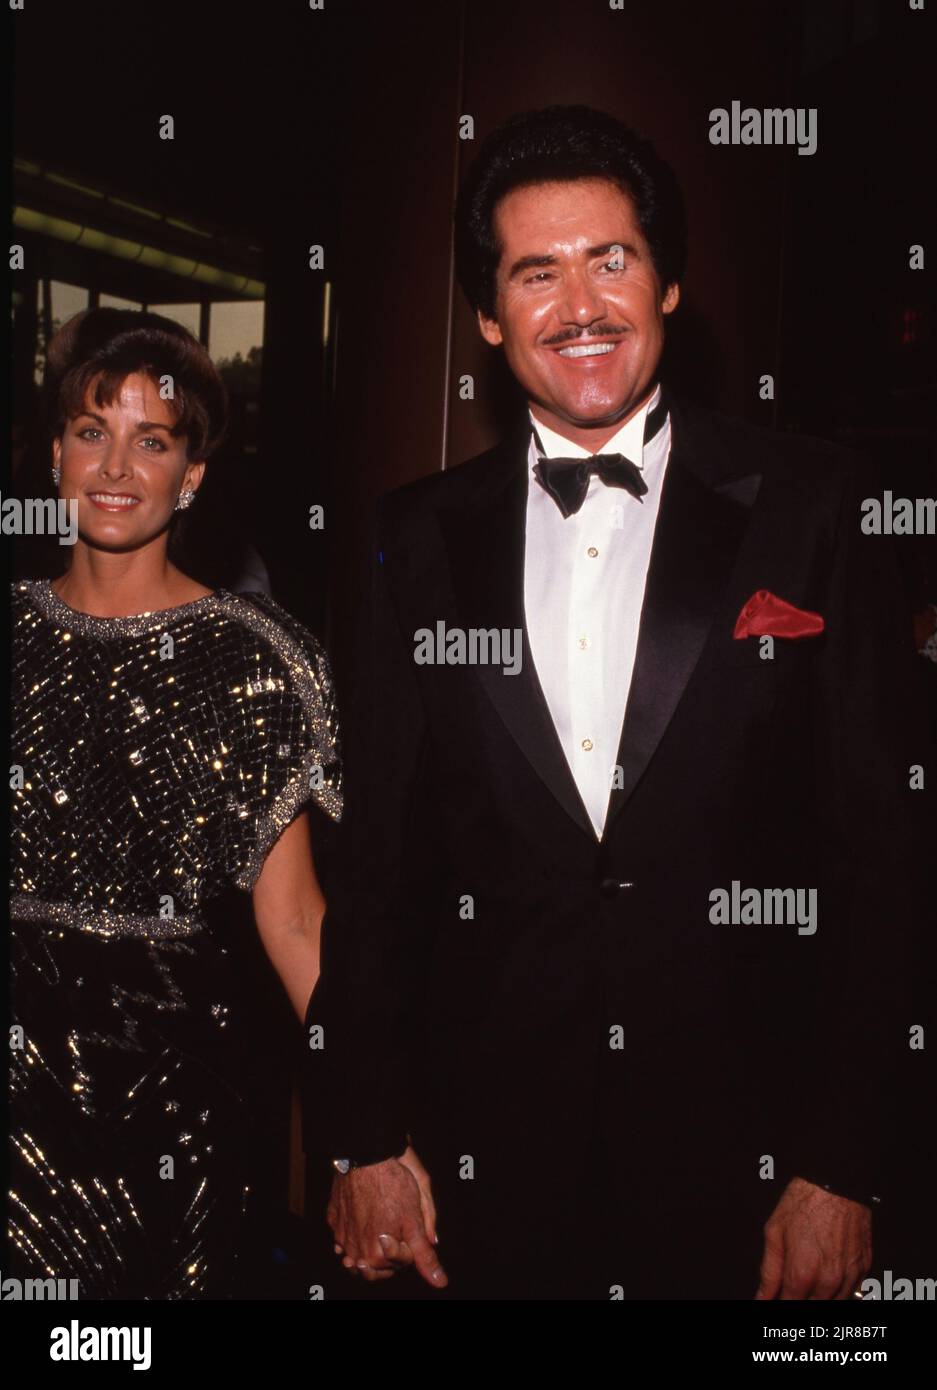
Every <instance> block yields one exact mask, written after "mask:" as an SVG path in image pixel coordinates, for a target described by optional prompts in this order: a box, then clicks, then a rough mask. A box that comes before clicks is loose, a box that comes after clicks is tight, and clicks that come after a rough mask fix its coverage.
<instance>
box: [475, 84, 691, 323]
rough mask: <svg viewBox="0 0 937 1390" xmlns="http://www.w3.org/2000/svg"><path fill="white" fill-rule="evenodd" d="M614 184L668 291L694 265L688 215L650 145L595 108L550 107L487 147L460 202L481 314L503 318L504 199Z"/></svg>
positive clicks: (523, 118) (504, 130)
mask: <svg viewBox="0 0 937 1390" xmlns="http://www.w3.org/2000/svg"><path fill="white" fill-rule="evenodd" d="M574 179H609V180H611V182H613V183H615V184H617V185H618V186H619V188H621V189H622V191H623V192H624V193H627V194H628V195H629V197H630V198H631V199H632V200H633V202H634V205H635V209H636V211H637V215H638V221H639V224H640V226H641V230H642V232H643V233H644V237H645V239H646V241H647V243H648V246H649V247H650V251H651V256H652V257H653V260H654V268H655V270H656V271H657V275H658V278H659V280H660V283H661V289H666V288H667V286H668V285H671V284H675V283H679V281H680V280H681V278H682V276H683V272H684V267H685V265H686V213H685V211H684V205H683V196H682V194H681V192H680V187H679V185H678V183H677V180H676V177H675V175H674V172H673V170H672V169H671V167H670V165H669V164H667V163H666V162H665V161H664V160H663V159H661V158H660V156H659V155H658V154H657V152H656V151H655V149H654V147H653V145H652V144H651V142H650V141H649V140H646V139H645V138H644V137H643V136H642V135H640V134H638V132H637V131H634V130H631V129H629V127H628V126H626V125H624V124H623V123H622V122H621V121H619V120H616V119H615V117H614V116H609V115H606V114H605V112H603V111H593V110H591V109H590V108H589V107H588V106H548V107H546V108H545V109H544V110H542V111H525V112H523V113H522V114H520V115H517V116H512V117H511V119H510V120H508V121H506V122H505V123H504V125H502V126H499V127H498V129H497V130H495V131H493V132H492V133H491V134H490V135H489V136H488V137H487V139H486V140H485V142H484V144H483V145H482V147H481V149H480V150H479V152H478V155H477V157H476V159H475V162H474V163H473V165H472V167H471V169H470V170H469V174H468V178H467V179H466V181H465V183H464V184H463V185H462V188H461V190H460V192H459V197H458V201H457V203H456V273H457V275H458V278H459V284H460V285H461V286H462V289H463V290H464V291H465V294H466V297H467V298H468V301H469V303H470V304H471V306H472V308H473V309H481V311H482V313H483V314H484V315H485V317H486V318H494V317H495V277H496V272H497V269H498V262H499V261H500V259H501V247H500V246H499V245H498V242H497V238H496V236H495V231H494V214H495V209H496V207H497V205H498V203H499V202H500V200H501V199H502V198H503V197H504V196H505V195H506V194H508V193H510V192H511V191H512V190H513V189H515V188H522V187H525V186H528V185H530V184H537V183H568V182H571V181H572V180H574Z"/></svg>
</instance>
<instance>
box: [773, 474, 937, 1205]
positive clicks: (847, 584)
mask: <svg viewBox="0 0 937 1390" xmlns="http://www.w3.org/2000/svg"><path fill="white" fill-rule="evenodd" d="M881 487H882V483H881V479H880V478H879V477H878V475H877V471H876V470H873V469H872V468H871V467H870V466H868V465H867V464H866V463H865V462H864V461H862V460H859V459H855V458H853V459H851V466H850V467H849V468H848V471H847V472H846V473H845V477H844V486H843V487H842V490H841V504H840V508H839V516H838V519H837V523H836V526H835V531H834V534H833V538H832V555H831V564H830V569H829V577H828V581H827V585H826V608H825V611H824V618H825V624H826V632H825V639H824V642H823V644H822V646H821V649H820V651H819V653H818V656H817V659H816V663H815V666H814V681H813V690H812V700H813V712H812V725H813V738H814V749H813V754H814V765H815V768H816V791H815V794H816V798H817V811H818V815H817V820H818V823H819V824H820V825H821V826H822V827H823V830H824V843H823V856H822V862H823V878H822V881H821V888H820V894H819V913H818V916H819V925H818V938H817V939H818V942H820V943H822V956H823V960H824V965H825V987H826V1000H825V1004H824V1006H823V1007H821V1008H820V1009H819V1010H818V1018H819V1020H820V1022H819V1026H818V1028H817V1031H816V1034H815V1038H814V1043H813V1055H812V1057H811V1058H810V1059H809V1061H808V1065H807V1070H806V1071H805V1074H804V1075H803V1077H802V1078H801V1081H800V1086H799V1089H800V1091H801V1094H802V1101H803V1104H802V1110H801V1123H800V1124H799V1125H798V1126H797V1127H796V1132H795V1133H792V1134H791V1136H790V1146H789V1149H788V1153H787V1174H788V1175H789V1176H792V1175H798V1176H801V1177H804V1178H807V1179H808V1180H810V1181H812V1182H816V1183H818V1184H820V1185H822V1186H826V1187H828V1188H829V1189H830V1190H832V1191H834V1192H837V1193H839V1194H841V1195H843V1196H849V1197H852V1198H854V1199H855V1200H858V1201H862V1202H866V1203H870V1202H871V1201H873V1200H877V1199H879V1197H880V1194H881V1193H882V1192H883V1191H884V1190H886V1165H887V1163H888V1161H889V1156H890V1157H891V1160H893V1159H894V1156H895V1154H900V1153H901V1152H902V1150H903V1151H904V1152H906V1153H907V1152H908V1151H909V1147H913V1145H914V1144H915V1143H916V1142H917V1140H918V1138H919V1135H920V1128H921V1124H922V1121H923V1122H924V1123H926V1120H925V1116H926V1115H927V1113H928V1109H929V1106H930V1101H929V1099H928V1089H929V1086H928V1077H927V1075H926V1074H925V1061H926V1055H927V1054H926V1052H924V1051H922V1050H915V1048H914V1047H913V1045H912V1043H913V1039H912V1033H913V1030H914V1029H915V1028H918V1027H921V1026H924V1025H925V1024H926V1022H927V1018H928V1015H929V1013H930V1012H931V1011H932V1007H933V1003H932V1001H933V981H932V976H931V975H930V970H931V969H932V965H933V951H932V948H931V947H930V940H931V935H932V930H933V925H934V923H933V897H932V893H931V890H930V886H929V884H928V878H929V876H930V875H931V873H932V869H933V862H932V855H933V844H934V840H933V833H934V816H933V809H932V807H933V793H932V790H931V787H930V783H931V782H932V780H933V771H934V752H933V743H932V740H931V736H930V729H929V721H928V719H927V715H926V710H925V705H924V697H923V682H922V680H921V672H920V671H919V669H918V666H919V658H918V657H917V656H916V654H915V651H914V646H913V641H912V637H911V624H910V616H909V612H908V604H907V602H906V600H905V598H904V595H903V593H902V591H901V585H900V582H899V577H898V570H897V565H896V561H895V555H894V550H893V546H894V545H895V544H896V543H897V544H900V543H901V542H900V540H898V541H897V542H896V541H893V540H892V538H891V537H889V536H874V535H866V534H863V533H862V531H861V527H860V519H861V512H860V503H861V501H862V499H863V498H866V497H875V496H879V497H880V496H881ZM915 767H917V768H919V769H923V774H924V786H923V787H920V786H918V787H915V786H914V785H913V783H915V782H919V781H920V778H915V777H914V776H913V769H914V768H915ZM790 1023H791V1029H792V1031H793V1030H796V1029H797V1028H798V1026H799V1024H798V1018H797V1009H796V1002H795V1000H793V999H792V1001H791V1019H790ZM931 1079H932V1078H931Z"/></svg>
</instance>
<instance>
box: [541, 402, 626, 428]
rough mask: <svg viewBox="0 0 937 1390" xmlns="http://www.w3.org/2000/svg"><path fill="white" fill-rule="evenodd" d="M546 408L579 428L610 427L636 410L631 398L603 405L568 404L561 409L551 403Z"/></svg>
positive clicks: (566, 422) (564, 422)
mask: <svg viewBox="0 0 937 1390" xmlns="http://www.w3.org/2000/svg"><path fill="white" fill-rule="evenodd" d="M544 408H545V409H548V410H549V411H550V414H551V415H553V416H555V417H556V419H557V420H560V421H562V422H563V424H566V425H572V426H574V427H575V428H576V429H577V430H588V429H593V430H601V429H608V427H609V425H615V424H617V423H618V421H619V420H623V419H624V418H625V416H626V415H627V414H628V413H629V411H631V410H634V403H633V402H632V401H631V400H624V401H618V402H615V403H614V404H606V405H602V406H596V405H589V406H574V405H568V406H566V407H565V408H563V409H559V408H558V407H557V406H556V405H551V406H546V407H544Z"/></svg>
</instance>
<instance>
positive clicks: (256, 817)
mask: <svg viewBox="0 0 937 1390" xmlns="http://www.w3.org/2000/svg"><path fill="white" fill-rule="evenodd" d="M227 603H228V605H229V606H230V611H231V616H232V617H233V618H235V619H236V621H237V622H238V623H239V624H240V626H241V628H242V629H243V640H242V641H240V642H239V643H238V650H239V660H238V667H239V669H238V671H237V672H236V673H235V675H234V678H233V679H232V678H231V675H232V673H231V672H230V671H228V672H226V677H227V692H228V702H229V707H230V708H232V709H233V721H232V723H233V728H232V747H231V750H230V758H229V760H228V766H227V768H226V777H225V782H226V790H225V804H224V860H225V866H224V867H225V876H226V877H227V878H228V879H229V881H230V882H232V883H234V884H235V886H236V887H238V888H242V889H245V890H250V889H251V888H253V886H254V884H255V883H256V881H257V879H258V877H259V876H260V871H261V869H262V868H263V864H264V860H265V859H266V857H267V855H268V854H269V852H270V850H271V849H272V847H273V845H274V844H275V843H276V841H277V840H278V839H279V837H280V835H281V834H282V833H283V831H284V830H285V829H286V827H287V826H288V825H289V824H290V822H291V821H292V820H294V819H295V817H296V816H297V815H298V814H299V813H300V811H301V810H302V809H303V808H304V807H305V806H306V805H307V804H309V803H310V802H312V803H315V804H316V805H318V806H319V807H320V808H321V809H322V810H323V811H324V812H325V814H326V815H328V816H329V817H330V818H331V819H332V820H336V821H337V820H339V819H340V817H341V811H342V769H341V746H340V732H339V724H338V710H337V705H336V699H335V689H334V683H333V679H332V672H331V669H330V666H329V661H328V657H327V656H326V653H325V649H324V648H323V646H322V645H321V643H320V642H319V641H318V640H317V639H316V638H315V637H314V636H313V634H312V633H311V632H309V631H308V630H307V629H306V628H305V627H303V625H302V624H301V623H299V622H297V621H296V619H295V618H293V617H291V616H290V614H288V613H287V612H286V611H285V610H284V609H283V608H281V607H280V606H279V604H277V603H275V602H274V600H272V599H270V598H268V597H267V596H266V595H264V594H250V595H245V594H237V595H230V596H229V597H228V599H227Z"/></svg>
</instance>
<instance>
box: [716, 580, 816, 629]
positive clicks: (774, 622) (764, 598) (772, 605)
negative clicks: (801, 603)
mask: <svg viewBox="0 0 937 1390" xmlns="http://www.w3.org/2000/svg"><path fill="white" fill-rule="evenodd" d="M823 628H824V622H823V619H822V618H821V617H820V614H819V613H811V612H810V611H809V610H808V609H806V608H795V607H794V605H793V604H792V603H786V602H785V600H784V599H783V598H778V596H777V595H776V594H772V593H771V592H769V590H768V589H759V590H758V592H757V593H756V594H752V596H751V598H750V599H749V600H748V602H747V603H746V604H745V605H744V606H743V608H742V611H741V613H740V614H739V615H738V617H737V618H736V620H735V631H734V632H733V634H732V636H733V637H739V638H741V637H816V635H817V633H819V632H822V631H823Z"/></svg>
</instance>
